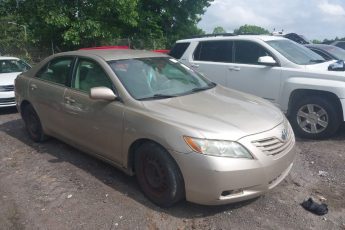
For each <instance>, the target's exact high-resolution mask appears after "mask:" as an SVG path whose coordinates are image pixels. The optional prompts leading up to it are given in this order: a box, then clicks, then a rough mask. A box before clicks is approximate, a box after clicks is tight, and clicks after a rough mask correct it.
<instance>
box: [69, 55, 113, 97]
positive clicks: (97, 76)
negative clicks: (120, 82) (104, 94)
mask: <svg viewBox="0 0 345 230" xmlns="http://www.w3.org/2000/svg"><path fill="white" fill-rule="evenodd" d="M98 86H104V87H108V88H109V89H112V82H111V81H110V79H109V78H108V76H107V74H106V73H105V72H104V70H103V69H102V67H101V66H100V65H98V64H97V63H96V62H94V61H91V60H85V59H80V60H79V61H78V64H77V68H76V72H75V75H74V79H73V82H72V88H75V89H78V90H80V91H83V92H86V93H89V91H90V89H91V88H93V87H98Z"/></svg>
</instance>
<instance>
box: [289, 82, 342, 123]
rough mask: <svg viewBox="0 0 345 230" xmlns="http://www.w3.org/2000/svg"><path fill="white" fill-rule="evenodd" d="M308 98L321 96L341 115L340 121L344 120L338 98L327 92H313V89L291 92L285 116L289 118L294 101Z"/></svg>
mask: <svg viewBox="0 0 345 230" xmlns="http://www.w3.org/2000/svg"><path fill="white" fill-rule="evenodd" d="M308 96H322V97H324V98H327V99H328V100H329V101H330V102H331V103H332V104H333V105H334V106H335V107H336V109H337V110H338V111H339V113H340V114H341V119H342V120H344V115H343V108H342V105H341V102H340V99H339V98H338V96H337V95H336V94H334V93H332V92H329V91H324V90H313V89H295V90H294V91H292V92H291V94H290V97H289V102H288V110H287V116H290V114H291V109H292V106H293V105H294V102H295V101H296V100H298V99H299V98H303V97H308Z"/></svg>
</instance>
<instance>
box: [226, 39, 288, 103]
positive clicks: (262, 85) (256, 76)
mask: <svg viewBox="0 0 345 230" xmlns="http://www.w3.org/2000/svg"><path fill="white" fill-rule="evenodd" d="M234 43H235V44H234V46H235V49H234V61H233V63H229V64H228V78H227V80H228V86H229V87H230V88H234V89H237V90H240V91H243V92H246V93H250V94H254V95H256V96H259V97H262V98H265V99H267V100H269V101H271V102H273V103H274V104H276V105H277V102H278V101H277V100H278V98H279V91H280V82H281V73H282V70H281V67H280V66H266V65H260V64H259V63H258V59H259V57H262V56H272V55H271V54H270V52H269V51H267V50H266V49H265V48H264V47H263V46H261V45H260V44H257V43H255V42H252V41H235V42H234ZM272 57H273V56H272Z"/></svg>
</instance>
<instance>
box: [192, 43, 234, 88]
mask: <svg viewBox="0 0 345 230" xmlns="http://www.w3.org/2000/svg"><path fill="white" fill-rule="evenodd" d="M232 46H233V42H232V41H228V40H221V41H202V42H199V44H198V45H197V47H196V49H195V51H194V53H193V56H192V57H191V61H190V67H191V68H193V69H194V70H197V71H199V72H200V73H202V74H204V75H205V77H207V78H208V79H210V80H211V81H213V82H216V83H218V84H221V85H224V86H229V84H228V80H227V74H228V69H227V68H228V63H229V62H231V61H232Z"/></svg>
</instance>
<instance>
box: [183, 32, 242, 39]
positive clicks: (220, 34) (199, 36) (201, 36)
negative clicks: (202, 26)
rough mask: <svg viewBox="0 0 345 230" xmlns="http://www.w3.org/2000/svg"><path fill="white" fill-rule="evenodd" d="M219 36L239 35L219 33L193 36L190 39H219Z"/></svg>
mask: <svg viewBox="0 0 345 230" xmlns="http://www.w3.org/2000/svg"><path fill="white" fill-rule="evenodd" d="M218 36H224V37H226V36H237V34H233V33H219V34H200V35H193V36H191V37H190V38H206V37H218Z"/></svg>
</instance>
